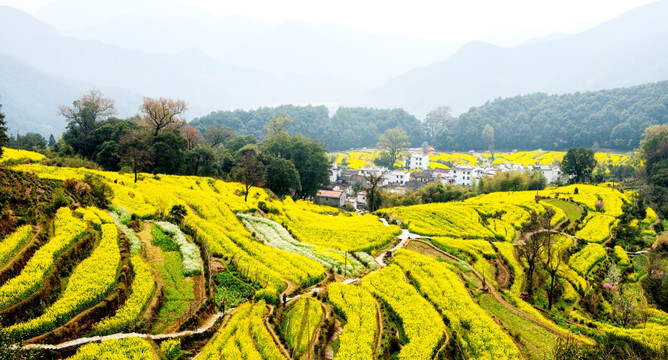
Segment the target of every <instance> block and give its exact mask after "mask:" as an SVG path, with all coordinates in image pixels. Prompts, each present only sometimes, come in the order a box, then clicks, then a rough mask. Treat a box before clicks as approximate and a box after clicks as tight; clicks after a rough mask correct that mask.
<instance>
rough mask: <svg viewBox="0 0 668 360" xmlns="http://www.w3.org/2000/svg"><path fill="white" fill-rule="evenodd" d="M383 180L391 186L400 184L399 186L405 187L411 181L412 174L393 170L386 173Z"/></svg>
mask: <svg viewBox="0 0 668 360" xmlns="http://www.w3.org/2000/svg"><path fill="white" fill-rule="evenodd" d="M383 178H384V179H385V180H386V181H387V183H389V184H392V183H398V184H399V185H403V184H405V183H406V182H407V181H409V180H410V179H411V173H410V172H408V171H401V170H392V171H388V172H385V174H384V175H383Z"/></svg>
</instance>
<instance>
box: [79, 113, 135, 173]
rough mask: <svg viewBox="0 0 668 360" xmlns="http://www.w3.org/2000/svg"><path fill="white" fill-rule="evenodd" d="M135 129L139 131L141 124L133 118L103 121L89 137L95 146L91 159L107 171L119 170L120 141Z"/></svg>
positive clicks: (91, 143)
mask: <svg viewBox="0 0 668 360" xmlns="http://www.w3.org/2000/svg"><path fill="white" fill-rule="evenodd" d="M133 131H139V125H137V123H136V122H135V121H133V120H129V119H128V120H121V119H116V118H113V117H112V118H109V119H107V120H104V121H102V122H101V123H100V125H99V126H98V127H97V129H95V130H94V131H93V132H92V133H91V135H90V137H89V143H90V145H91V146H92V147H94V150H93V152H92V153H91V159H93V160H95V162H96V163H98V164H99V165H100V166H102V168H103V169H105V170H107V171H118V170H119V169H120V167H119V163H120V161H121V159H120V156H119V151H118V143H119V142H120V140H121V139H122V138H123V137H125V135H126V134H128V133H130V132H133Z"/></svg>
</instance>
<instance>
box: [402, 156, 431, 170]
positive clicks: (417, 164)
mask: <svg viewBox="0 0 668 360" xmlns="http://www.w3.org/2000/svg"><path fill="white" fill-rule="evenodd" d="M404 167H405V168H408V169H411V170H427V169H429V154H421V153H410V154H409V155H408V157H406V158H405V159H404Z"/></svg>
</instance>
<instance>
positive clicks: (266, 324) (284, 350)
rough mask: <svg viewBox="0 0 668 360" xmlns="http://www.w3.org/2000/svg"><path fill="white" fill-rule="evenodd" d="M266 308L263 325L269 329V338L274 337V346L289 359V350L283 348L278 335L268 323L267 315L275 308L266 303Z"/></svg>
mask: <svg viewBox="0 0 668 360" xmlns="http://www.w3.org/2000/svg"><path fill="white" fill-rule="evenodd" d="M267 308H268V309H269V311H267V315H265V317H264V326H265V327H266V328H267V330H268V331H269V335H271V338H272V339H274V343H275V344H276V346H278V348H279V349H280V350H281V352H282V353H283V356H285V358H286V359H290V352H289V351H288V350H287V349H286V348H285V346H284V345H283V343H282V342H281V340H280V338H279V337H278V335H276V332H275V331H274V328H273V327H272V326H271V325H270V324H269V317H270V316H271V315H272V314H273V313H274V310H275V308H274V305H267Z"/></svg>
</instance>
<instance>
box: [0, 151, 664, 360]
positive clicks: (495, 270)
mask: <svg viewBox="0 0 668 360" xmlns="http://www.w3.org/2000/svg"><path fill="white" fill-rule="evenodd" d="M5 173H6V174H10V175H7V176H6V178H7V179H10V180H8V181H11V182H12V184H15V183H16V184H21V185H25V186H27V187H26V188H29V187H30V184H32V186H33V187H35V188H37V187H39V186H40V184H45V185H44V191H45V192H47V191H55V190H56V189H58V188H59V186H62V181H64V180H68V179H78V180H82V179H84V177H85V176H86V175H87V174H93V175H96V176H99V177H100V178H101V179H103V181H105V182H106V183H107V184H108V185H109V186H110V187H111V188H112V190H113V197H112V198H111V204H112V205H111V206H110V209H101V208H95V207H93V206H83V205H82V204H81V202H79V201H78V199H77V198H76V197H75V196H71V197H69V196H68V200H69V203H68V206H63V207H61V208H60V209H59V210H57V211H54V213H53V215H50V216H45V217H43V218H42V220H40V221H35V222H34V223H31V224H29V225H23V224H20V225H19V224H16V226H14V225H13V226H12V227H11V231H9V232H8V233H7V234H3V237H2V238H0V239H1V241H0V260H2V264H0V265H1V267H0V315H4V316H2V319H1V320H0V321H2V325H3V331H7V332H8V333H9V334H11V335H12V336H15V337H16V338H21V339H24V340H25V341H26V343H29V344H31V346H32V347H33V348H39V349H41V350H42V351H47V353H46V354H47V356H48V357H50V358H65V357H69V356H71V357H72V358H74V359H85V358H113V356H120V354H122V355H124V356H126V357H130V358H138V359H144V358H146V359H156V358H160V357H167V356H168V355H169V356H173V354H180V356H184V357H195V356H196V357H197V359H214V358H215V359H218V358H229V359H283V358H295V359H297V358H300V359H307V358H327V359H376V358H380V359H394V358H397V359H433V358H465V359H497V358H498V359H521V358H525V359H539V358H549V356H550V354H551V350H552V348H553V347H554V346H555V344H557V343H558V342H559V341H558V339H560V338H566V337H572V338H574V339H575V341H577V342H579V343H580V344H581V345H582V346H585V345H589V344H593V343H595V342H597V341H599V340H600V339H602V338H604V337H605V336H606V334H612V335H615V336H618V337H621V338H627V339H633V341H634V342H637V344H640V345H638V346H645V347H646V348H647V349H651V351H657V352H658V351H661V345H660V344H666V343H668V335H667V334H668V321H666V320H665V319H666V318H668V315H666V313H664V312H661V311H659V310H656V309H644V310H643V311H644V313H647V314H650V315H648V316H647V323H646V324H641V323H633V324H627V325H626V326H622V325H620V324H619V323H618V322H617V320H616V315H615V313H614V311H615V310H614V307H613V306H614V304H615V301H616V300H614V299H615V297H616V296H617V295H616V294H615V293H610V294H607V295H606V297H602V298H603V301H602V304H601V305H600V307H601V308H602V309H603V310H601V311H603V313H604V314H607V315H606V319H607V320H605V321H602V320H601V319H600V318H595V316H594V314H593V313H590V312H589V310H587V309H588V308H587V307H586V306H585V305H584V303H583V301H584V300H583V299H585V298H586V297H587V298H588V296H591V295H592V294H600V293H601V291H604V290H602V289H603V279H609V278H610V276H608V272H609V271H610V270H609V269H610V267H611V266H618V267H619V269H620V271H622V270H623V271H624V272H625V273H624V276H623V277H620V279H619V280H616V281H618V283H617V284H613V285H615V286H618V287H621V286H624V287H628V288H632V289H639V286H638V279H639V277H640V276H642V275H645V274H639V273H636V271H640V270H641V269H640V268H638V266H640V265H638V264H640V263H642V260H641V259H640V255H633V254H627V253H626V252H625V250H624V247H623V246H621V245H619V244H617V247H614V248H607V247H606V246H607V245H606V242H605V241H606V240H608V239H609V238H610V236H611V234H613V233H614V232H613V231H612V230H613V229H614V227H615V226H616V224H617V223H618V221H619V220H620V218H621V216H622V214H623V209H622V205H623V203H624V202H626V201H631V200H632V197H631V194H630V193H628V192H620V191H618V190H616V189H612V188H611V187H608V186H606V185H603V186H593V185H582V184H578V185H570V186H564V187H559V188H547V189H545V190H541V191H539V195H540V197H541V199H542V200H541V201H539V202H538V203H536V200H535V195H536V192H535V191H528V192H512V193H493V194H488V195H484V196H479V197H476V198H472V199H468V200H466V201H463V202H457V203H443V204H429V205H417V206H410V207H396V208H390V209H382V210H381V211H379V212H378V215H379V216H381V217H384V218H386V219H388V220H390V221H396V222H397V223H398V224H400V225H393V226H386V225H385V224H384V223H383V222H381V221H379V217H378V216H376V215H371V214H367V215H357V214H349V213H346V212H344V211H340V210H337V209H333V208H330V207H323V206H317V205H314V204H312V203H310V202H307V201H303V200H298V201H293V200H292V199H290V198H286V199H283V200H280V199H277V198H275V197H273V196H271V195H269V194H267V193H266V192H265V191H264V190H262V189H253V190H252V193H251V194H249V196H248V201H247V202H246V201H244V196H243V193H242V191H241V189H242V187H241V185H240V184H237V183H229V182H223V181H221V180H215V179H210V178H200V177H187V176H165V175H160V176H153V175H149V174H144V175H143V180H141V181H139V182H137V183H134V182H133V178H132V175H130V174H118V173H109V172H101V171H93V170H85V169H69V168H54V167H47V166H42V165H39V164H20V165H15V166H13V168H12V169H11V170H7V171H6V172H5ZM29 173H33V174H35V175H28V174H29ZM68 181H69V180H68ZM59 184H60V185H59ZM8 186H11V185H9V184H8ZM49 186H50V187H51V188H52V190H48V189H47V188H48V187H49ZM576 187H577V191H576V189H575V188H576ZM28 193H29V194H33V193H32V192H28ZM37 193H39V191H35V192H34V194H33V195H35V196H36V195H37ZM31 196H32V195H31ZM600 199H604V200H603V201H604V202H605V206H604V207H603V208H602V209H600V211H596V210H597V209H596V204H595V203H596V202H597V201H601V200H600ZM260 202H262V204H261V205H260ZM174 206H182V207H183V208H184V209H185V211H186V214H185V216H184V217H183V218H182V219H180V218H174V217H172V216H170V215H169V211H170V209H172V208H173V207H174ZM261 209H264V210H261ZM547 209H552V210H555V211H554V213H555V217H554V218H552V219H550V223H551V224H552V225H553V226H559V225H560V224H563V223H565V222H566V221H569V222H570V223H571V224H574V223H576V222H577V223H579V224H580V225H579V226H578V227H572V228H570V227H565V228H564V229H566V228H567V229H568V230H567V231H571V232H572V234H566V233H562V232H561V231H562V230H561V229H562V228H558V229H557V230H555V233H554V234H552V235H551V239H552V241H554V243H555V244H556V246H558V248H559V249H560V251H562V253H564V254H566V253H568V255H569V259H566V258H564V259H563V262H562V263H561V264H560V267H559V269H558V271H556V273H555V275H554V276H555V281H556V282H557V283H558V284H559V285H560V292H559V297H558V298H557V299H556V301H555V307H554V308H553V309H552V310H551V311H548V310H547V309H546V304H545V296H547V295H546V293H547V288H546V286H547V284H549V280H550V278H549V275H546V274H547V272H546V270H545V269H546V266H547V265H545V263H546V262H547V259H549V257H548V256H547V253H544V252H543V253H540V254H539V256H538V257H537V259H538V260H537V261H538V265H537V266H539V267H540V269H541V270H540V273H541V274H540V276H543V277H544V278H543V281H541V282H534V285H535V286H536V288H535V289H533V291H534V297H533V299H529V298H528V297H527V294H526V292H527V284H528V279H527V269H528V263H527V258H526V256H525V255H524V254H525V250H524V249H525V244H524V242H525V241H526V240H527V239H530V237H531V236H536V234H535V233H532V232H527V231H528V230H526V228H525V226H526V225H527V224H528V223H530V222H531V221H532V213H534V216H536V217H540V216H542V215H543V214H545V213H547ZM557 210H558V211H557ZM585 213H588V215H585ZM45 214H46V213H45ZM647 214H648V215H647V219H636V220H637V221H636V222H635V223H633V225H632V226H637V227H638V228H639V229H642V228H643V227H645V229H647V227H648V226H649V225H648V224H654V223H655V222H656V221H657V217H656V215H655V213H654V212H653V211H651V209H649V210H648V211H647ZM594 219H596V220H594ZM599 220H600V221H599ZM603 220H604V221H603ZM400 234H401V239H404V241H402V242H401V243H400V244H406V243H408V244H409V245H408V248H410V250H409V249H401V248H400V247H401V246H397V248H396V249H392V250H391V251H388V249H389V248H390V247H391V246H394V245H390V244H397V240H396V238H397V237H398V236H399V235H400ZM573 235H574V236H573ZM418 236H421V237H422V239H421V240H420V241H407V239H408V238H416V237H418ZM648 246H649V244H648ZM383 254H385V256H384V258H383ZM376 257H379V258H380V259H381V260H382V261H381V260H378V261H376V259H375V258H376ZM631 265H633V266H631ZM10 269H13V270H10ZM634 274H635V275H634ZM606 281H610V280H606ZM610 286H612V285H610ZM605 291H612V290H605ZM634 291H636V290H634ZM606 299H610V300H606ZM635 301H636V302H637V303H638V304H640V305H642V304H644V303H645V302H644V301H643V299H642V295H641V294H640V293H638V294H637V296H636V300H635ZM17 309H30V311H27V312H23V311H22V312H19V311H16V310H17ZM10 314H17V315H14V316H8V315H10ZM587 324H592V325H587ZM99 335H104V336H105V337H104V338H97V337H96V336H99ZM100 340H103V341H102V342H99V343H97V342H98V341H100ZM56 344H60V345H58V346H50V345H56ZM657 344H659V345H657Z"/></svg>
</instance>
